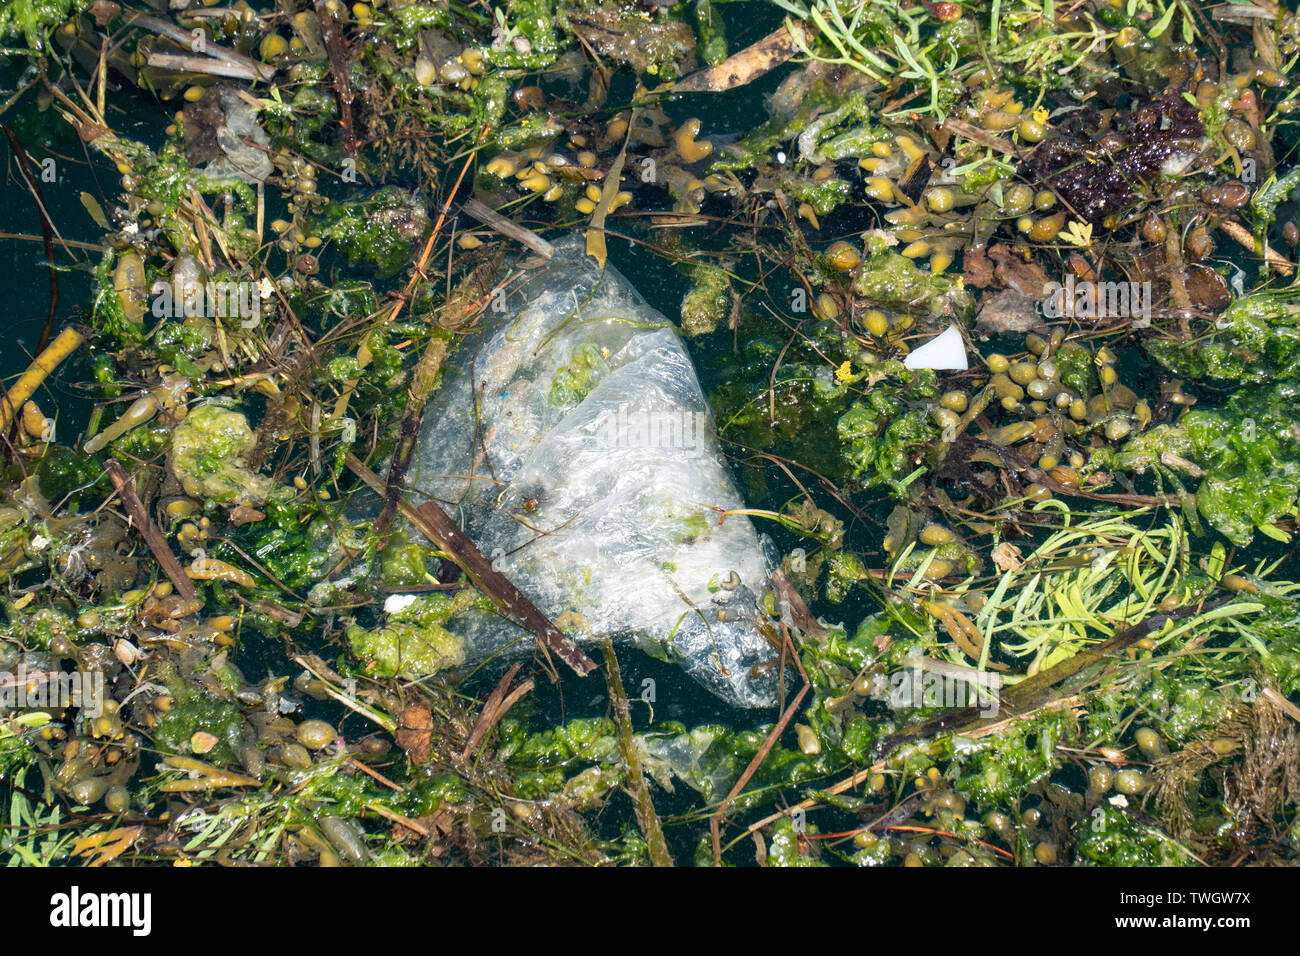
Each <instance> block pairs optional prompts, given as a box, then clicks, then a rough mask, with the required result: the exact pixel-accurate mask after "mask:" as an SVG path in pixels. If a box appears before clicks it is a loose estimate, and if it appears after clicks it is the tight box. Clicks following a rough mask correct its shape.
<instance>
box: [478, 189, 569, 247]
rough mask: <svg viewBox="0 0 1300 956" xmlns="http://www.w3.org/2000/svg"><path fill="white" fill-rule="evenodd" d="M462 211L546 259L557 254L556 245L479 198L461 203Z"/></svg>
mask: <svg viewBox="0 0 1300 956" xmlns="http://www.w3.org/2000/svg"><path fill="white" fill-rule="evenodd" d="M460 211H461V212H463V213H465V215H467V216H472V217H473V218H475V219H477V220H478V221H479V222H481V223H483V224H484V225H485V226H489V227H491V228H492V229H495V230H496V231H497V232H499V233H501V235H503V236H505V237H506V238H507V239H513V240H515V241H516V242H518V243H522V244H523V245H525V246H527V247H528V248H529V249H531V250H533V252H535V253H537V254H538V255H539V256H541V257H542V258H544V259H550V258H551V257H553V256H554V255H555V246H553V245H551V244H550V243H549V242H547V241H546V240H545V239H543V238H542V237H541V236H539V235H538V234H537V233H535V232H533V231H532V230H531V229H525V228H524V227H523V226H521V225H519V224H518V223H516V222H514V221H512V220H510V219H507V218H506V217H505V216H503V215H501V213H499V212H497V211H496V210H495V209H493V208H492V207H491V206H489V205H487V204H486V203H482V202H479V201H478V200H477V199H466V200H465V202H464V203H462V204H461V207H460Z"/></svg>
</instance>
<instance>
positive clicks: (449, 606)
mask: <svg viewBox="0 0 1300 956" xmlns="http://www.w3.org/2000/svg"><path fill="white" fill-rule="evenodd" d="M491 609H492V602H491V601H490V600H489V599H488V598H487V597H485V596H484V595H483V594H480V593H479V592H478V591H473V590H465V591H461V592H459V593H457V594H456V595H455V596H454V597H448V596H447V595H445V594H424V595H420V596H418V597H416V598H415V599H414V600H413V601H411V603H410V604H408V605H406V606H405V607H403V608H400V609H398V610H395V611H393V612H392V613H391V614H389V615H388V620H387V621H386V622H385V623H384V624H381V625H380V626H379V627H376V628H373V629H371V630H366V629H365V628H362V627H357V626H353V627H351V628H349V630H348V641H349V642H350V643H351V645H352V653H353V654H355V655H356V656H357V657H358V658H360V659H361V660H363V661H366V662H367V663H366V668H367V671H368V673H370V674H371V675H372V676H381V677H405V678H408V679H411V680H418V679H420V678H421V677H428V676H429V675H430V674H436V673H437V672H438V671H444V670H447V669H448V668H451V667H458V666H460V665H461V664H463V663H465V639H464V638H463V637H461V636H460V635H458V634H454V633H452V632H451V631H449V630H448V629H447V628H446V627H445V626H444V625H445V624H446V623H447V621H448V620H450V619H451V618H453V617H456V616H458V615H461V614H464V613H465V612H466V611H470V610H480V611H490V610H491Z"/></svg>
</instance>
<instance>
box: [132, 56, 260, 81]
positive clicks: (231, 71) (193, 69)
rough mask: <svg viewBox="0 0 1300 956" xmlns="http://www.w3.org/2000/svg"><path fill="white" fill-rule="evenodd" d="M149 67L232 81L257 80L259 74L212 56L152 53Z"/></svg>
mask: <svg viewBox="0 0 1300 956" xmlns="http://www.w3.org/2000/svg"><path fill="white" fill-rule="evenodd" d="M146 65H147V66H153V67H157V68H158V69H160V70H175V71H176V72H178V73H202V74H204V75H206V76H224V77H227V78H229V79H232V80H247V81H249V82H250V83H251V82H252V81H254V80H256V79H257V74H255V73H254V72H253V71H252V70H250V69H249V68H248V67H246V66H242V65H240V64H238V63H222V62H221V61H220V60H214V59H213V58H212V57H210V56H189V55H188V54H184V53H150V54H149V59H148V60H147V61H146Z"/></svg>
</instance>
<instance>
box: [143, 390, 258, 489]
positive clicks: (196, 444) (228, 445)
mask: <svg viewBox="0 0 1300 956" xmlns="http://www.w3.org/2000/svg"><path fill="white" fill-rule="evenodd" d="M253 442H254V436H253V430H252V429H251V428H249V427H248V419H247V418H246V417H244V415H243V414H242V413H240V412H236V411H233V410H231V409H229V408H223V407H222V406H220V405H216V404H206V405H200V406H198V407H197V408H195V409H194V410H193V411H192V412H190V414H189V415H187V416H186V417H185V420H184V421H182V422H181V423H180V424H179V425H177V426H176V429H175V431H173V432H172V449H171V456H170V459H169V461H170V465H171V470H172V474H173V475H175V476H176V480H177V481H179V482H180V483H181V487H183V488H184V489H185V493H186V494H187V495H189V496H190V497H192V498H200V499H211V500H213V501H218V502H221V503H222V504H228V503H238V504H247V505H253V504H260V503H261V502H263V501H265V500H266V499H267V498H268V497H270V496H271V493H272V492H273V491H274V490H275V482H274V481H272V480H271V479H270V478H267V477H266V476H264V475H259V474H256V473H255V472H253V471H252V469H250V468H249V467H248V465H247V464H245V463H244V458H243V456H244V455H245V454H246V453H247V452H248V451H249V450H250V449H251V448H252V447H253Z"/></svg>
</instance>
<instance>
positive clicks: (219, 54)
mask: <svg viewBox="0 0 1300 956" xmlns="http://www.w3.org/2000/svg"><path fill="white" fill-rule="evenodd" d="M126 22H127V24H128V25H134V26H138V27H144V28H145V29H146V30H148V31H150V32H151V33H157V34H160V35H161V36H165V37H167V39H169V40H173V41H175V42H176V43H179V44H180V45H181V46H182V47H187V48H189V49H193V43H194V35H193V34H192V33H190V31H189V30H186V29H183V28H182V27H179V26H177V25H176V24H175V23H172V22H171V21H170V20H164V19H162V18H161V17H154V16H149V15H148V14H145V13H132V14H129V15H128V17H127V21H126ZM203 52H204V53H205V54H207V55H208V56H209V57H210V58H212V59H216V60H220V61H221V62H222V63H225V64H228V65H229V66H231V67H237V68H240V69H242V70H243V71H244V74H246V75H247V76H246V78H247V79H249V80H257V79H261V80H269V79H270V78H271V77H273V76H275V68H274V67H270V66H267V65H266V64H264V63H258V62H257V61H256V60H254V59H253V58H252V57H248V56H244V55H243V54H242V53H236V52H235V51H234V50H228V49H226V48H225V47H223V46H217V45H215V44H212V43H204V45H203ZM159 55H160V56H167V55H168V54H159ZM150 59H151V60H152V57H151V58H150ZM244 74H241V76H240V78H245V77H244ZM221 75H225V76H230V75H232V74H221Z"/></svg>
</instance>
